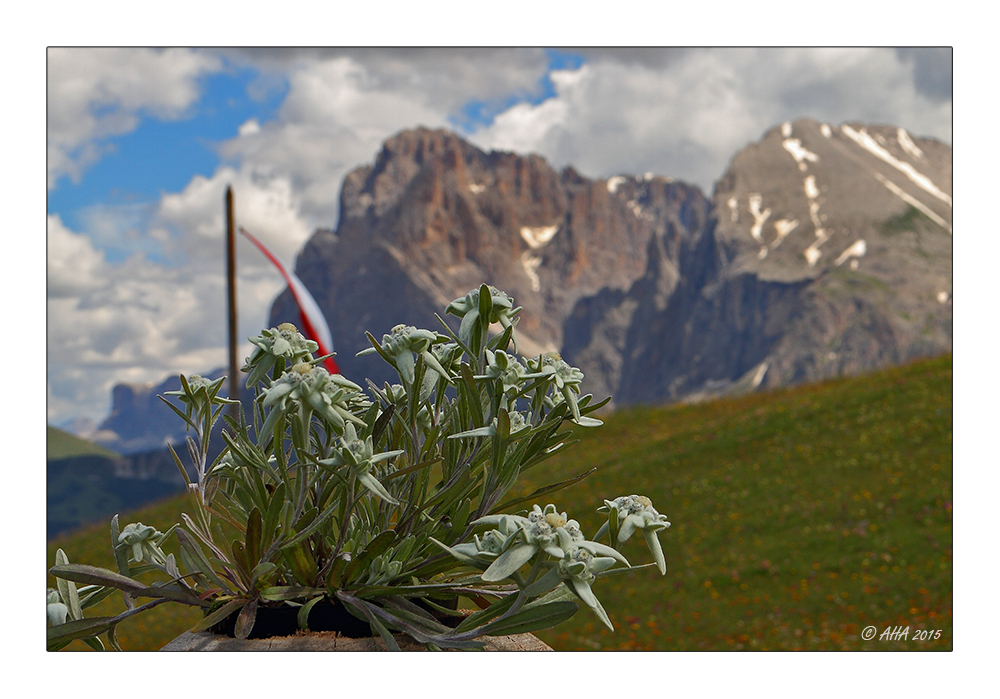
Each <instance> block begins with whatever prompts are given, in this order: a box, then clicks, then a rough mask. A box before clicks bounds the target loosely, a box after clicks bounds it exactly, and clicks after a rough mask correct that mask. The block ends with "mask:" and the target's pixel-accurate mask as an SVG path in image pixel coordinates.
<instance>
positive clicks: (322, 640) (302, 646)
mask: <svg viewBox="0 0 1000 699" xmlns="http://www.w3.org/2000/svg"><path fill="white" fill-rule="evenodd" d="M395 638H396V643H398V644H399V649H400V650H403V651H424V650H427V649H426V648H424V647H423V646H422V645H421V644H419V643H417V642H416V641H414V640H413V639H411V638H410V637H409V636H402V635H397V636H396V637H395ZM484 641H485V643H486V648H485V650H488V651H545V650H552V648H551V647H550V646H548V645H547V644H545V643H543V642H542V641H540V640H539V639H538V638H537V637H535V636H533V635H532V634H530V633H522V634H516V635H512V636H495V637H486V638H485V639H484ZM160 650H166V651H192V650H200V651H293V652H294V651H339V652H344V651H364V652H372V651H386V650H388V648H386V645H385V642H384V641H383V640H382V639H381V638H378V637H372V638H346V637H343V636H340V635H339V634H337V633H335V632H332V631H327V632H316V633H305V634H301V635H297V636H281V637H275V638H261V639H253V640H246V641H239V640H237V639H235V638H230V637H229V636H219V635H217V634H213V633H207V632H201V633H191V632H187V633H183V634H181V635H180V636H178V637H177V638H175V639H174V640H173V641H171V642H170V643H168V644H167V645H165V646H163V648H161V649H160Z"/></svg>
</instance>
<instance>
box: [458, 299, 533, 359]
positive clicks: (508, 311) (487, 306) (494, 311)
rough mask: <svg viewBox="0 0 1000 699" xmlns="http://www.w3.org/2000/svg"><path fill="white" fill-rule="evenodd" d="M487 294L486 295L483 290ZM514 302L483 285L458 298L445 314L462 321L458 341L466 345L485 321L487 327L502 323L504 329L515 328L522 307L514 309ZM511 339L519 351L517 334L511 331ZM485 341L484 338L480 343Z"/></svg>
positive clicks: (515, 348)
mask: <svg viewBox="0 0 1000 699" xmlns="http://www.w3.org/2000/svg"><path fill="white" fill-rule="evenodd" d="M484 289H485V290H486V291H487V293H486V294H484V293H483V290H484ZM513 306H514V302H513V301H512V300H511V298H510V297H509V296H507V294H505V293H504V292H502V291H500V290H499V289H497V288H496V287H493V286H489V285H488V284H483V285H482V286H481V287H479V288H478V289H473V290H471V291H470V292H469V293H467V294H466V295H465V296H463V297H462V298H457V299H455V300H454V301H452V302H451V303H449V304H448V307H447V308H446V309H445V313H451V314H452V315H454V316H458V317H459V318H461V319H462V324H461V325H460V326H459V328H458V339H460V340H461V341H462V342H464V343H465V344H466V345H468V344H469V341H470V340H471V339H472V333H473V329H474V328H476V327H477V325H479V324H480V322H481V321H485V325H486V327H489V325H490V324H492V323H500V325H501V326H503V329H504V330H506V329H507V328H513V327H514V325H515V319H516V317H517V314H518V313H519V312H520V311H521V308H520V307H517V308H514V307H513ZM511 338H512V339H513V341H514V350H515V351H517V334H516V333H514V331H513V330H512V331H511ZM483 340H485V337H482V338H481V339H480V341H483Z"/></svg>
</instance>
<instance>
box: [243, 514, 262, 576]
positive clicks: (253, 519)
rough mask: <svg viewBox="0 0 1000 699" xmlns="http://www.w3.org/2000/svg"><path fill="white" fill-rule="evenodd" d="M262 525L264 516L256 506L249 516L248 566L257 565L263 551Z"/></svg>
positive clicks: (247, 539)
mask: <svg viewBox="0 0 1000 699" xmlns="http://www.w3.org/2000/svg"><path fill="white" fill-rule="evenodd" d="M262 526H263V517H262V516H261V514H260V510H259V509H258V508H256V507H255V508H253V509H252V510H250V515H249V516H248V517H247V531H246V555H247V567H248V568H251V569H253V568H256V567H257V564H258V563H259V562H260V557H261V554H262V553H263V552H262V551H261V546H260V540H261V527H262Z"/></svg>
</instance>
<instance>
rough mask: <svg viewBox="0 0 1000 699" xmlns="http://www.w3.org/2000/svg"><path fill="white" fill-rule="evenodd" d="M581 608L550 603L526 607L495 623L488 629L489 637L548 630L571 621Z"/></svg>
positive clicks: (568, 603) (574, 605) (569, 604)
mask: <svg viewBox="0 0 1000 699" xmlns="http://www.w3.org/2000/svg"><path fill="white" fill-rule="evenodd" d="M579 609H580V607H579V606H578V605H577V604H576V603H575V602H569V601H565V602H550V603H548V604H543V605H539V606H537V607H526V608H524V609H522V610H521V611H519V612H517V613H516V614H512V615H511V616H509V617H507V618H506V619H501V620H500V621H496V622H493V623H492V624H490V625H489V626H487V627H486V628H487V629H488V631H487V632H486V633H487V635H489V636H507V635H511V634H517V633H531V632H532V631H538V630H540V629H547V628H550V627H552V626H555V625H556V624H561V623H562V622H564V621H566V620H567V619H569V618H570V617H571V616H573V615H574V614H576V612H577V610H579Z"/></svg>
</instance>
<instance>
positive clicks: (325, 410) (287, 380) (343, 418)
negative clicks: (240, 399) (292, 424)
mask: <svg viewBox="0 0 1000 699" xmlns="http://www.w3.org/2000/svg"><path fill="white" fill-rule="evenodd" d="M261 395H262V399H261V400H262V403H263V405H264V407H265V408H267V407H270V408H271V412H270V413H269V414H268V416H267V419H266V420H265V421H264V425H263V426H262V427H261V434H268V433H269V432H270V431H271V430H273V429H274V425H275V424H276V423H277V420H278V417H279V416H281V415H283V414H285V413H287V412H289V411H291V410H293V409H295V408H296V407H298V408H300V409H303V408H304V407H305V406H308V410H310V411H314V412H315V413H317V414H318V415H320V416H321V417H322V418H324V419H325V420H326V421H327V422H328V423H329V425H330V426H331V427H332V428H333V430H334V432H336V433H337V434H338V435H342V434H344V425H345V424H346V423H347V422H354V423H357V424H364V422H363V421H362V420H361V419H360V418H358V417H355V415H354V413H353V412H351V408H352V407H355V406H358V405H360V404H361V401H362V396H361V387H360V386H358V385H357V384H355V383H353V382H351V381H348V380H347V379H345V378H344V377H343V376H341V375H340V374H330V373H329V372H328V371H327V370H326V369H324V368H323V367H321V366H316V365H313V364H309V363H308V362H299V363H298V364H296V365H295V366H293V367H292V368H291V369H290V370H288V371H286V372H285V373H284V374H282V375H281V377H280V378H279V379H278V380H277V381H275V382H274V383H272V384H271V385H270V386H269V387H268V388H265V389H264V390H263V391H262V393H261Z"/></svg>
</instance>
